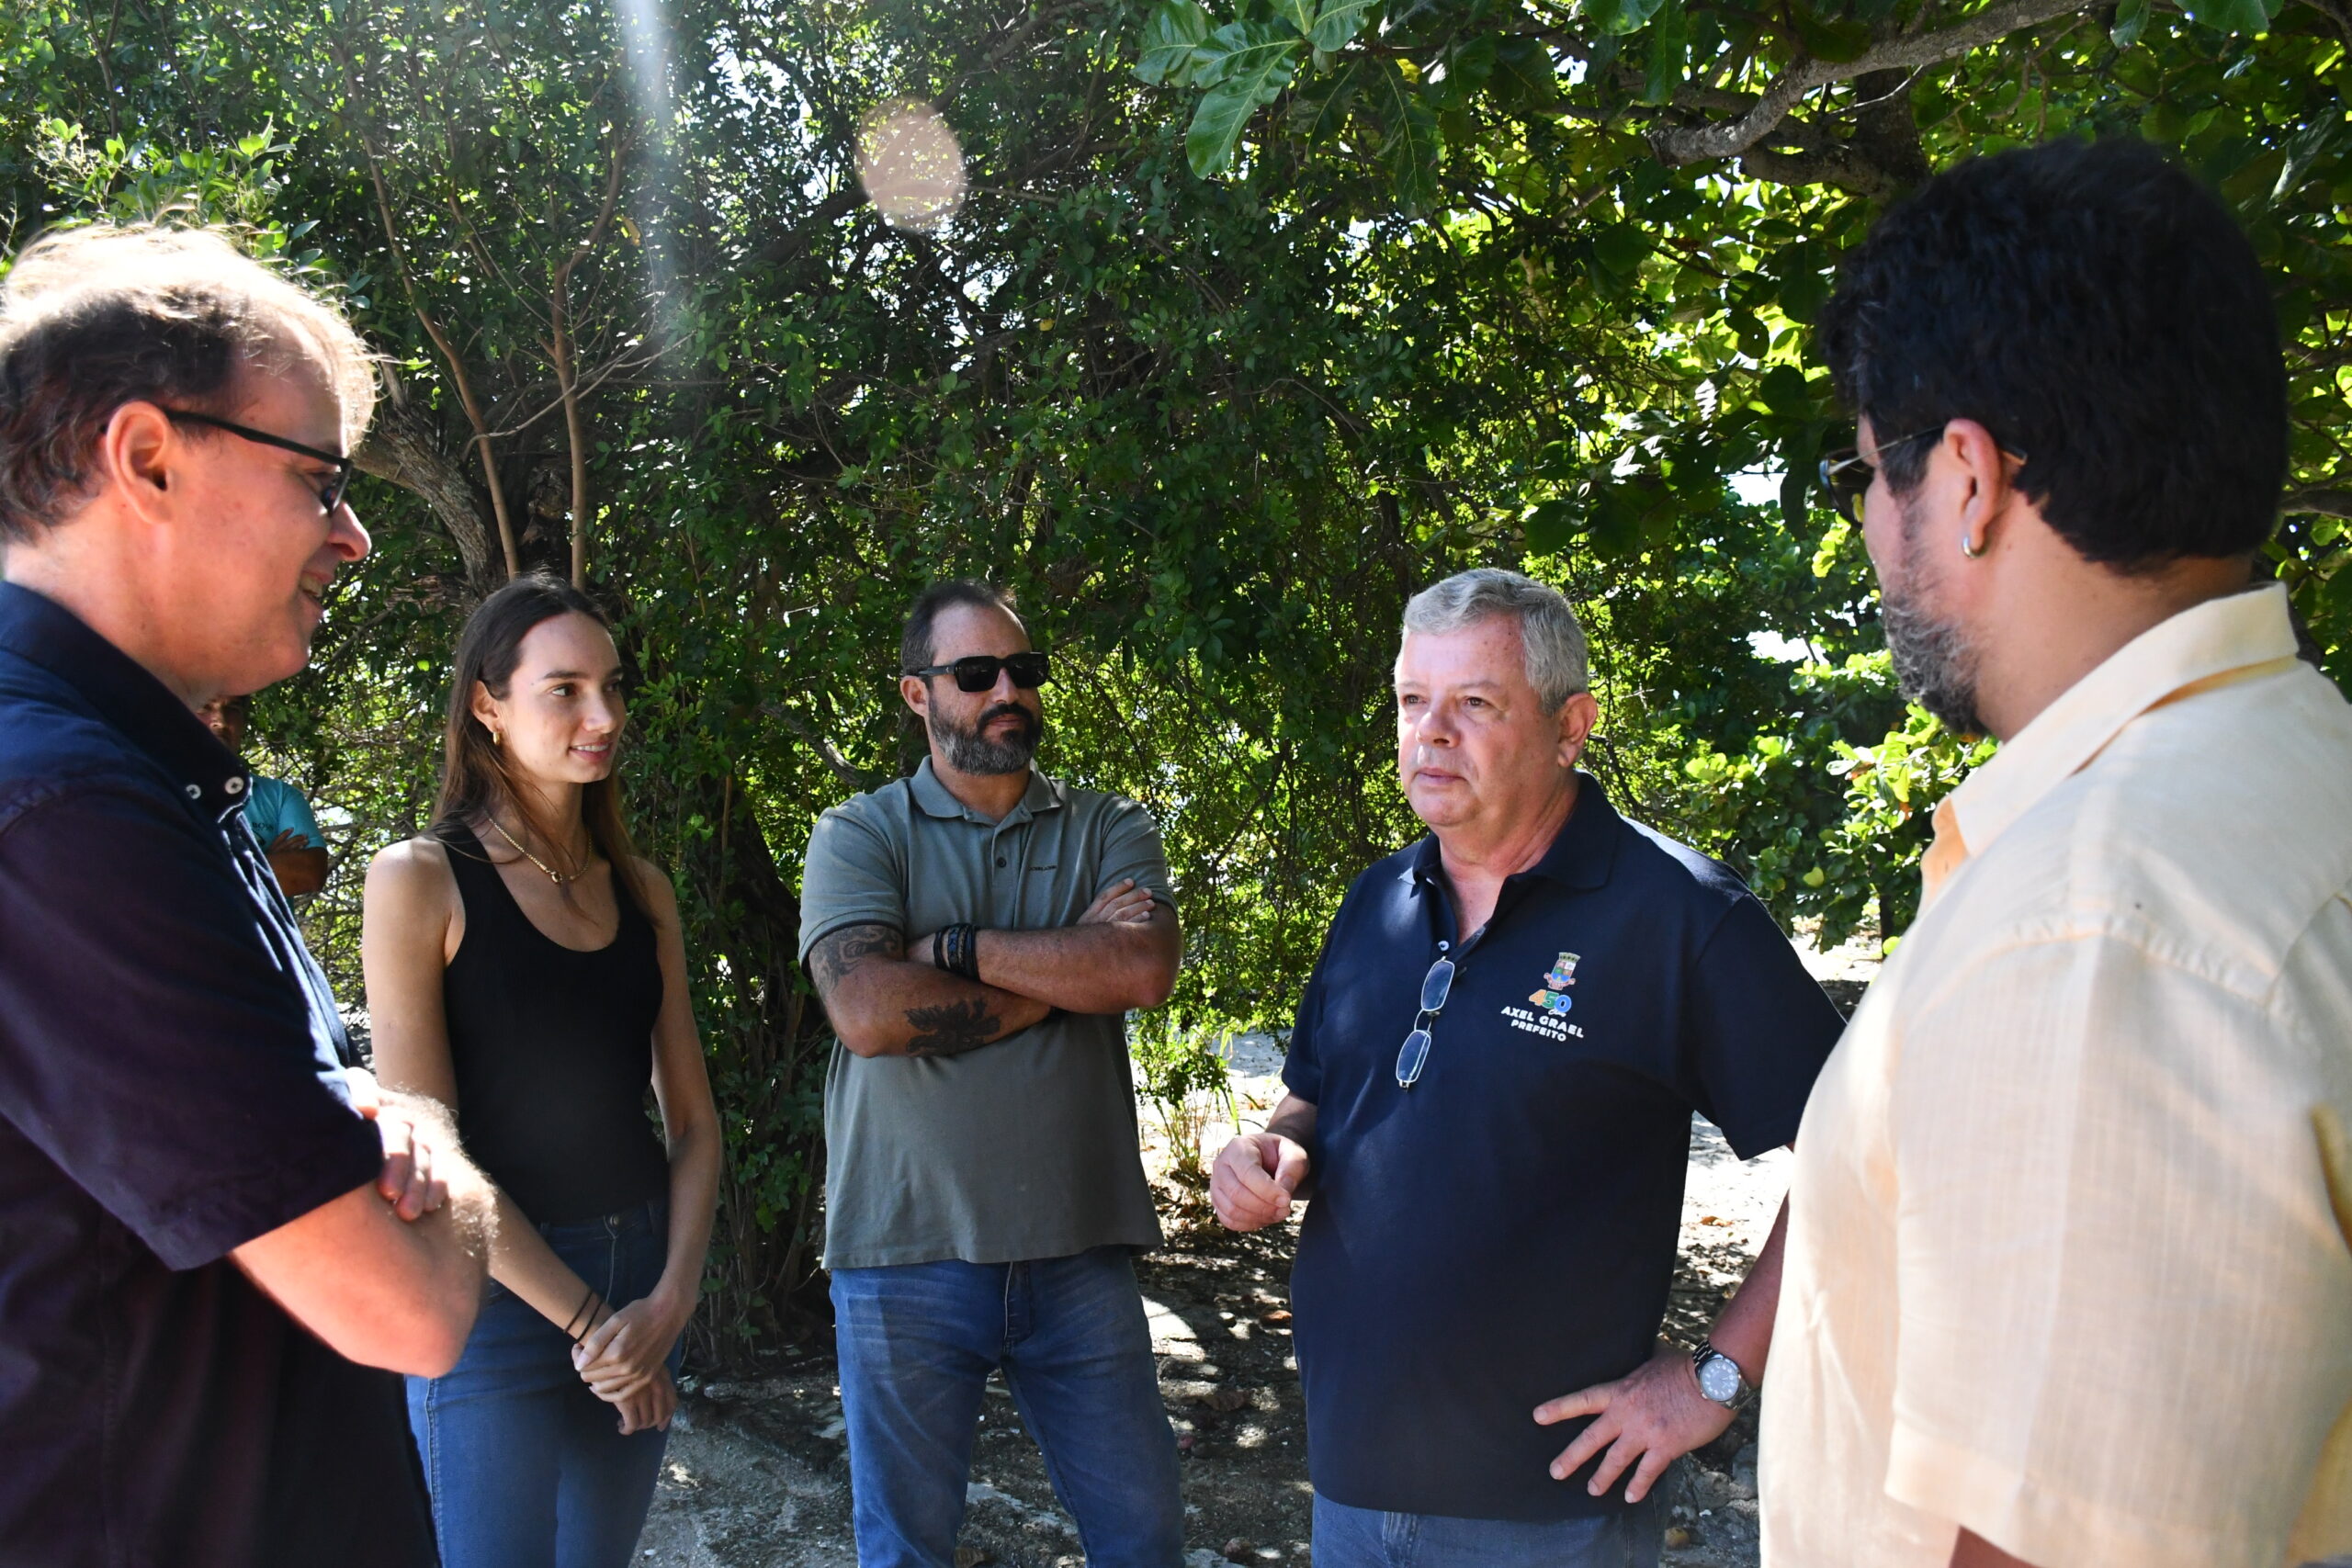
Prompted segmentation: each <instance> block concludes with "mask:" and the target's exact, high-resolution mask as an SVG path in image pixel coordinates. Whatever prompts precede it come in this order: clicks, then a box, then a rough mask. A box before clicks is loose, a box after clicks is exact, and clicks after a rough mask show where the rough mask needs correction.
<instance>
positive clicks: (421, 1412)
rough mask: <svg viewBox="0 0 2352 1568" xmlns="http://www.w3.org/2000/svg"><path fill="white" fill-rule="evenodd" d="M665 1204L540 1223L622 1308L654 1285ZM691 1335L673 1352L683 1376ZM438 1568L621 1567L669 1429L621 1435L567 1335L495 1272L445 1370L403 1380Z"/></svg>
mask: <svg viewBox="0 0 2352 1568" xmlns="http://www.w3.org/2000/svg"><path fill="white" fill-rule="evenodd" d="M668 1219H669V1204H668V1203H667V1201H662V1200H658V1199H657V1200H656V1201H653V1202H650V1203H641V1204H639V1205H638V1206H637V1207H635V1208H633V1209H627V1210H624V1211H622V1212H621V1213H617V1214H611V1215H607V1216H606V1217H605V1218H604V1219H601V1220H588V1221H585V1222H583V1223H582V1224H567V1225H541V1226H539V1227H538V1229H539V1235H542V1236H544V1237H546V1238H547V1244H548V1246H549V1247H553V1248H554V1249H555V1255H556V1256H557V1257H558V1258H562V1259H563V1260H564V1262H565V1263H567V1264H569V1265H571V1269H572V1271H573V1272H574V1273H576V1274H578V1275H579V1276H580V1277H581V1279H582V1280H585V1281H586V1282H587V1283H589V1284H591V1285H594V1287H595V1288H596V1290H597V1292H598V1293H600V1294H601V1295H603V1296H604V1298H605V1300H606V1301H608V1302H610V1303H613V1304H614V1305H615V1306H625V1305H627V1304H628V1303H630V1302H633V1301H635V1300H637V1299H638V1298H639V1296H642V1295H644V1294H645V1293H646V1292H649V1291H650V1290H652V1289H653V1287H654V1285H655V1284H657V1283H658V1282H660V1280H661V1278H662V1262H663V1259H664V1257H665V1254H666V1249H667V1247H668V1245H669V1224H668ZM683 1354H684V1343H683V1342H681V1344H680V1345H678V1346H677V1347H674V1348H673V1349H672V1350H671V1352H670V1371H671V1373H672V1375H673V1376H674V1375H675V1374H676V1372H677V1370H678V1363H679V1360H680V1359H681V1357H682V1356H683ZM408 1421H409V1428H410V1430H412V1431H413V1432H414V1433H415V1434H416V1446H417V1449H418V1451H419V1452H420V1453H421V1454H422V1455H423V1456H424V1481H425V1485H426V1487H427V1489H428V1490H429V1491H430V1492H431V1493H432V1495H433V1528H434V1531H435V1534H436V1535H438V1536H439V1537H440V1540H441V1562H442V1563H443V1568H622V1565H623V1564H625V1563H627V1562H628V1561H629V1558H630V1554H631V1552H632V1551H635V1549H636V1547H637V1538H638V1536H639V1533H640V1532H641V1531H642V1530H643V1529H645V1511H646V1509H647V1508H649V1507H650V1506H652V1502H653V1483H654V1481H655V1479H656V1478H657V1477H658V1476H659V1474H660V1472H661V1469H662V1449H663V1447H664V1446H665V1445H666V1444H667V1442H668V1440H669V1438H668V1434H666V1433H664V1432H661V1431H645V1432H635V1433H632V1434H630V1435H629V1436H628V1437H626V1438H624V1437H622V1436H621V1434H620V1427H619V1421H620V1413H619V1412H618V1411H616V1409H614V1407H613V1406H611V1405H609V1404H605V1402H604V1401H603V1400H601V1399H598V1398H597V1397H596V1396H595V1395H594V1393H590V1392H589V1390H588V1385H587V1384H586V1383H583V1382H581V1381H580V1374H579V1372H578V1371H574V1370H573V1368H572V1365H571V1341H570V1340H569V1339H566V1338H565V1337H563V1334H562V1332H561V1330H560V1329H558V1328H557V1327H556V1325H554V1324H551V1323H549V1322H548V1320H547V1319H546V1318H544V1317H541V1316H540V1315H539V1314H537V1312H535V1311H533V1310H532V1309H531V1308H530V1307H528V1306H526V1305H525V1304H524V1303H523V1298H522V1297H520V1296H517V1295H515V1294H514V1293H513V1292H510V1291H508V1290H506V1289H505V1288H504V1287H503V1286H502V1285H500V1284H498V1283H497V1282H496V1281H495V1280H492V1282H491V1283H490V1284H489V1285H488V1286H487V1287H486V1288H485V1294H484V1296H483V1299H482V1303H481V1316H480V1317H478V1318H476V1319H475V1320H474V1331H473V1335H472V1337H470V1338H469V1339H468V1340H467V1341H466V1351H465V1354H464V1355H463V1356H461V1357H460V1358H458V1364H457V1366H456V1368H455V1369H453V1370H452V1371H450V1373H449V1375H448V1376H447V1377H440V1378H432V1379H426V1378H411V1379H409V1380H408Z"/></svg>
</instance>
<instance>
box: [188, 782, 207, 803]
mask: <svg viewBox="0 0 2352 1568" xmlns="http://www.w3.org/2000/svg"><path fill="white" fill-rule="evenodd" d="M187 797H188V798H189V799H190V800H202V799H203V798H204V791H203V789H202V787H201V786H199V785H197V784H190V785H188V786H187Z"/></svg>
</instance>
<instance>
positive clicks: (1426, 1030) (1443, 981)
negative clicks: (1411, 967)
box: [1397, 958, 1453, 1089]
mask: <svg viewBox="0 0 2352 1568" xmlns="http://www.w3.org/2000/svg"><path fill="white" fill-rule="evenodd" d="M1452 990H1453V959H1451V958H1440V959H1439V960H1438V961H1437V962H1436V963H1434V964H1430V972H1429V973H1428V974H1426V975H1424V976H1421V1010H1420V1011H1419V1013H1418V1014H1417V1015H1415V1017H1414V1019H1413V1032H1411V1033H1410V1034H1408V1035H1407V1036H1405V1043H1404V1044H1403V1046H1401V1047H1400V1048H1399V1049H1398V1050H1397V1088H1398V1089H1410V1088H1412V1087H1413V1086H1414V1085H1415V1084H1417V1083H1419V1082H1420V1081H1421V1069H1422V1068H1423V1067H1424V1066H1428V1065H1429V1059H1430V1024H1432V1023H1435V1022H1436V1021H1437V1015H1438V1014H1440V1013H1442V1012H1443V1011H1444V1010H1445V998H1446V994H1447V993H1448V992H1450V991H1452Z"/></svg>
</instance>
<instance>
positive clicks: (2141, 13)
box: [2107, 0, 2148, 49]
mask: <svg viewBox="0 0 2352 1568" xmlns="http://www.w3.org/2000/svg"><path fill="white" fill-rule="evenodd" d="M2147 26H2148V0H2120V3H2119V4H2118V5H2117V6H2116V7H2115V25H2114V26H2113V27H2111V28H2108V29H2107V36H2108V40H2109V42H2111V43H2113V44H2114V45H2115V47H2116V48H2118V49H2130V48H2131V46H2132V45H2133V44H2135V43H2138V42H2139V41H2140V35H2141V34H2142V33H2143V32H2144V31H2146V30H2147Z"/></svg>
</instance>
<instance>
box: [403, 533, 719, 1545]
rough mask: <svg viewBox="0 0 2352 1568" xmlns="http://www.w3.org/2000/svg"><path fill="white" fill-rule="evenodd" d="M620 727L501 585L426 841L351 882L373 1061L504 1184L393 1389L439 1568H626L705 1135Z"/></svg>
mask: <svg viewBox="0 0 2352 1568" xmlns="http://www.w3.org/2000/svg"><path fill="white" fill-rule="evenodd" d="M625 723H626V713H625V711H624V706H623V702H622V696H621V673H620V657H619V654H618V653H617V652H616V649H614V646H613V638H612V634H611V632H610V631H609V630H608V629H607V628H606V626H605V618H604V616H603V615H602V614H601V613H600V612H599V611H598V610H597V608H596V606H595V604H594V602H593V601H591V600H589V599H588V598H587V597H586V596H585V595H583V594H582V593H581V592H578V591H577V590H575V589H573V588H571V586H569V585H568V584H566V583H564V582H562V581H559V580H558V579H555V578H552V577H547V576H542V575H537V574H534V575H530V576H526V577H521V578H517V579H516V580H515V581H513V582H510V583H508V584H507V585H506V586H505V587H503V588H502V589H500V590H499V591H498V592H495V593H493V594H492V595H491V596H490V597H489V598H488V599H486V600H484V601H483V602H482V604H481V608H480V609H478V610H476V611H475V612H474V614H473V616H472V618H471V619H470V620H469V621H468V622H467V623H466V629H465V632H464V634H463V636H462V637H461V638H460V639H459V642H458V655H457V669H456V671H455V685H454V688H453V690H452V692H451V696H450V702H449V713H448V726H447V737H446V759H445V764H444V772H443V777H442V782H441V795H440V801H439V804H438V807H437V809H436V811H435V821H434V824H433V827H432V829H430V830H429V831H428V832H426V833H425V834H424V836H422V837H419V838H415V839H412V840H408V841H407V842H405V843H401V844H395V845H393V846H392V847H391V848H390V849H388V850H385V851H384V852H381V853H380V854H379V855H378V856H377V857H376V859H375V861H374V863H373V864H371V865H370V866H369V868H368V889H367V906H366V917H365V924H364V930H363V937H362V944H363V956H364V959H365V963H366V968H367V978H368V1003H369V1006H370V1009H371V1010H372V1014H373V1018H372V1021H373V1023H374V1027H375V1045H376V1070H377V1072H378V1074H379V1076H380V1077H381V1078H382V1080H383V1081H384V1082H385V1083H386V1084H387V1085H390V1086H397V1087H399V1088H401V1089H408V1090H411V1091H413V1092H416V1093H420V1094H427V1095H431V1096H433V1097H434V1098H435V1099H437V1100H444V1101H446V1102H447V1103H448V1104H450V1105H451V1106H452V1107H453V1108H454V1109H455V1111H456V1112H457V1117H458V1132H459V1134H460V1135H461V1137H462V1138H463V1140H464V1143H465V1146H466V1147H467V1149H468V1150H469V1151H470V1152H471V1153H472V1154H473V1155H474V1156H475V1158H476V1159H478V1160H479V1161H480V1162H481V1167H482V1168H483V1170H484V1171H485V1173H487V1174H488V1175H489V1176H490V1178H491V1179H492V1180H493V1181H494V1182H495V1183H496V1184H497V1186H498V1190H499V1199H498V1213H499V1225H498V1233H497V1238H496V1241H495V1243H494V1245H493V1248H492V1258H491V1270H490V1272H491V1282H490V1284H489V1286H488V1287H487V1292H488V1294H487V1299H486V1300H485V1301H484V1302H483V1303H482V1310H481V1319H480V1321H479V1322H478V1324H477V1325H476V1327H475V1329H474V1332H473V1337H472V1338H471V1339H469V1341H468V1342H467V1345H466V1350H465V1355H464V1357H463V1358H462V1359H460V1360H459V1361H458V1366H457V1368H456V1370H455V1371H451V1372H450V1373H449V1374H448V1375H447V1377H441V1378H433V1379H425V1378H412V1379H410V1380H409V1422H410V1425H411V1427H413V1429H414V1431H415V1434H416V1441H417V1447H418V1450H419V1451H420V1452H421V1453H422V1455H423V1458H424V1470H425V1480H426V1484H427V1486H428V1488H429V1489H430V1491H431V1493H432V1498H433V1517H434V1526H435V1531H436V1532H437V1534H438V1535H439V1538H440V1544H441V1553H442V1558H443V1561H444V1562H445V1563H446V1564H447V1568H619V1565H620V1564H622V1563H625V1562H628V1560H629V1557H630V1555H631V1552H632V1551H633V1550H634V1548H635V1546H636V1543H637V1539H638V1536H639V1532H640V1531H641V1530H642V1529H644V1524H645V1515H646V1510H647V1508H648V1507H649V1506H650V1504H651V1502H652V1496H653V1485H654V1480H655V1477H656V1475H657V1472H659V1470H660V1468H661V1462H662V1449H663V1445H664V1443H665V1442H666V1440H667V1438H666V1432H667V1429H668V1427H669V1423H670V1416H671V1414H672V1412H673V1410H674V1409H675V1408H676V1404H677V1393H676V1390H675V1388H674V1386H673V1383H672V1381H671V1380H672V1377H673V1374H674V1372H675V1371H676V1370H677V1364H678V1356H679V1352H680V1347H681V1336H682V1334H683V1332H684V1328H685V1326H686V1321H687V1319H688V1318H690V1317H691V1316H692V1315H693V1314H694V1308H695V1296H696V1293H697V1291H698V1289H699V1285H700V1281H701V1279H702V1267H703V1254H704V1252H705V1251H706V1249H707V1247H708V1245H709V1240H710V1226H711V1212H712V1208H713V1206H714V1204H715V1202H716V1199H717V1193H718V1174H719V1159H720V1154H719V1130H718V1113H717V1111H715V1109H714V1108H713V1105H712V1102H711V1093H710V1082H709V1078H708V1076H707V1073H706V1071H705V1069H704V1066H703V1055H702V1045H701V1042H700V1040H699V1039H698V1038H697V1036H696V1034H695V1022H694V1016H693V1014H692V1012H691V1010H689V1007H688V998H687V989H686V969H685V950H684V944H683V942H682V941H681V939H680V935H679V927H678V905H677V897H676V895H675V894H674V893H673V891H672V889H671V886H670V884H669V882H668V881H667V880H666V879H665V878H664V877H663V876H662V874H661V872H660V871H658V870H657V869H656V868H655V867H654V866H653V865H652V863H650V862H648V861H646V860H643V859H641V858H639V856H638V855H637V854H636V853H635V852H634V850H633V848H632V846H631V844H630V842H629V837H628V829H627V827H626V826H625V825H624V823H623V821H622V818H621V813H620V798H619V784H618V781H617V780H616V778H615V776H614V765H615V761H616V756H617V752H618V749H619V746H620V742H621V735H622V728H623V726H624V724H625ZM649 1076H650V1080H651V1083H652V1086H653V1092H654V1095H655V1097H656V1099H657V1100H659V1102H660V1106H661V1113H662V1132H663V1133H664V1134H666V1136H667V1142H668V1147H667V1149H666V1151H665V1149H664V1148H663V1145H662V1139H661V1138H658V1137H657V1136H656V1134H655V1130H654V1127H653V1125H652V1123H651V1122H650V1120H649V1119H648V1118H647V1116H646V1114H645V1110H644V1103H645V1089H646V1084H647V1081H648V1077H649Z"/></svg>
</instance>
